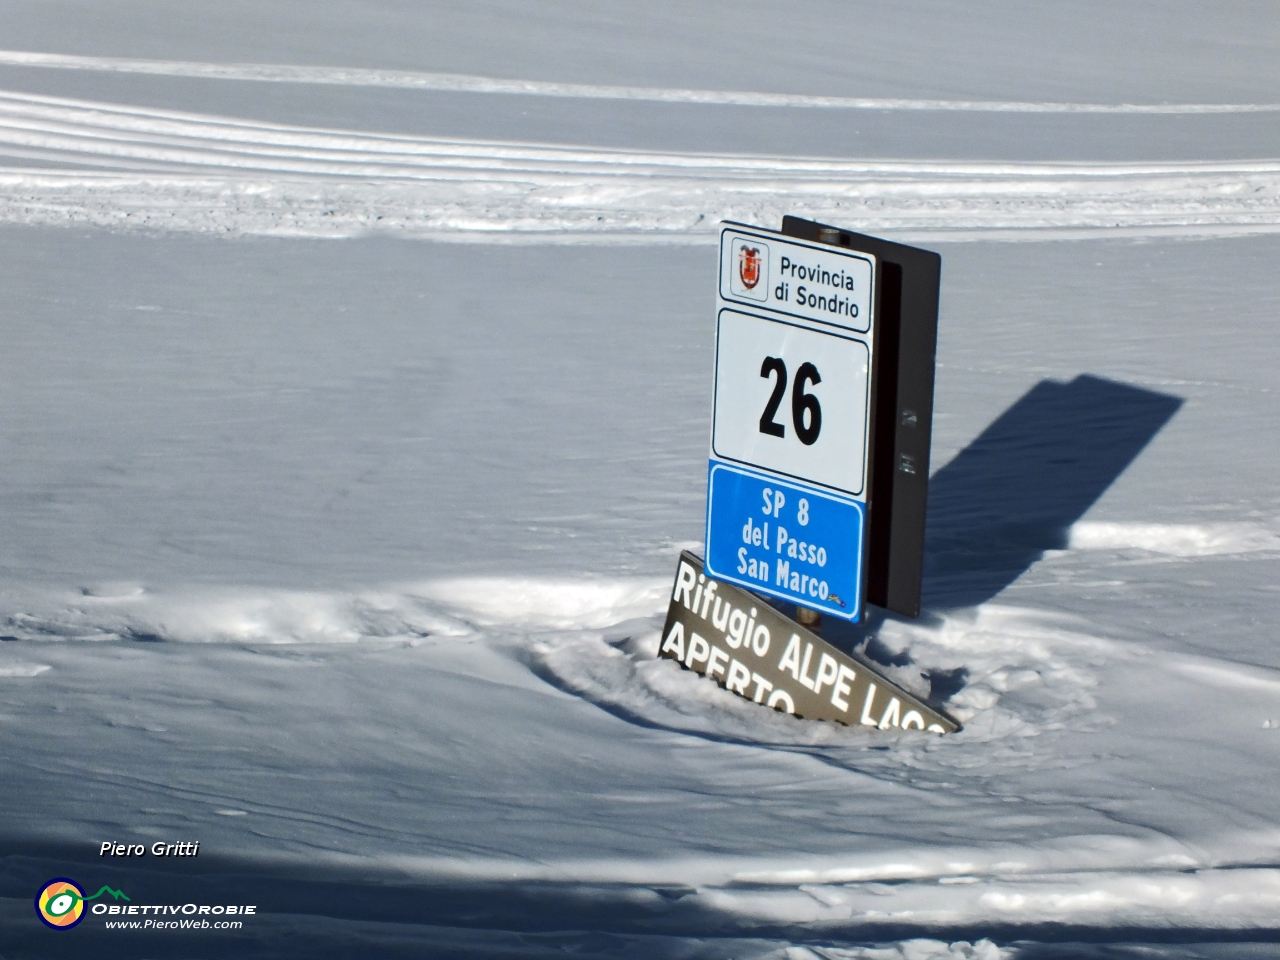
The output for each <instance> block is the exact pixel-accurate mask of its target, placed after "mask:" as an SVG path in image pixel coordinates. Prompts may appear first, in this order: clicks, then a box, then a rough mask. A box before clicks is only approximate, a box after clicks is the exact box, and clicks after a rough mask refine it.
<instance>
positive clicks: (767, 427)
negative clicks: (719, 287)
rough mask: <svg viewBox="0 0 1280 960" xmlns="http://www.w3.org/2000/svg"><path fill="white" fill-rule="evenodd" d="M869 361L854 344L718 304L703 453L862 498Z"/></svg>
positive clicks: (854, 341) (862, 347) (858, 343)
mask: <svg viewBox="0 0 1280 960" xmlns="http://www.w3.org/2000/svg"><path fill="white" fill-rule="evenodd" d="M870 360H871V355H870V351H869V349H868V347H867V344H866V343H865V342H864V341H863V340H860V339H855V338H853V337H846V336H841V335H838V334H836V333H834V332H832V331H827V330H817V329H813V328H811V327H806V326H801V325H799V324H796V323H792V322H789V321H786V320H783V319H781V318H776V319H775V318H768V317H762V316H754V315H751V314H747V313H741V312H739V311H737V310H732V309H722V310H721V311H720V314H719V318H718V323H717V329H716V381H715V409H714V412H713V415H712V428H711V455H712V457H714V458H716V459H719V460H728V461H734V462H737V463H742V464H746V465H749V466H752V467H757V468H760V469H764V470H769V471H772V472H774V473H777V474H781V475H783V476H787V477H792V478H795V479H797V480H803V481H808V482H810V483H815V484H819V485H821V486H825V487H830V488H831V489H833V490H838V491H841V492H842V493H846V494H850V495H852V496H854V497H858V498H860V499H865V490H866V479H867V430H868V423H869V421H868V416H867V406H868V403H869V401H870V376H869V373H870V371H869V366H870Z"/></svg>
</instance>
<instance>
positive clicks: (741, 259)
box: [738, 245, 760, 290]
mask: <svg viewBox="0 0 1280 960" xmlns="http://www.w3.org/2000/svg"><path fill="white" fill-rule="evenodd" d="M738 276H739V277H740V278H741V280H742V285H743V286H744V287H746V288H747V289H748V290H753V289H755V285H756V284H757V283H759V282H760V248H759V247H748V246H746V245H743V246H742V247H739V248H738Z"/></svg>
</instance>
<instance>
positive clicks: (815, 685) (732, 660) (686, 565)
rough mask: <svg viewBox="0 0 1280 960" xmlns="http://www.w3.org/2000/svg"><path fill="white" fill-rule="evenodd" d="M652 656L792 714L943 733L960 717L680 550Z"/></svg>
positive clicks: (954, 729) (810, 717)
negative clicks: (655, 654)
mask: <svg viewBox="0 0 1280 960" xmlns="http://www.w3.org/2000/svg"><path fill="white" fill-rule="evenodd" d="M659 656H661V657H665V658H667V659H669V660H675V661H677V662H678V663H680V665H681V666H683V667H686V668H687V669H690V670H693V671H694V672H696V673H699V674H701V675H702V676H704V677H707V678H708V679H711V680H714V681H715V682H716V683H718V684H720V685H721V686H722V687H724V688H726V689H727V690H729V691H731V692H733V693H736V694H738V695H739V696H741V697H745V698H747V699H748V700H753V701H754V702H756V703H759V704H763V705H765V706H768V707H773V708H774V709H775V710H781V711H784V712H786V713H789V714H791V715H792V716H796V717H804V718H806V719H811V720H834V721H836V722H838V723H844V724H849V725H856V724H862V725H865V726H871V727H876V728H878V729H880V730H887V729H890V728H898V729H902V730H928V731H931V732H933V733H951V732H953V731H956V730H959V729H960V725H959V724H958V723H957V722H956V721H955V720H953V719H952V718H951V717H949V716H947V715H946V714H945V713H943V712H942V711H940V710H938V709H937V708H936V707H932V706H930V705H929V704H928V703H926V702H925V701H924V700H922V699H920V698H918V697H915V696H913V695H912V694H910V693H908V692H907V691H905V690H903V689H902V687H900V686H898V685H897V684H895V683H894V682H893V681H891V680H889V679H888V678H887V677H885V676H884V675H883V674H882V673H881V672H880V671H879V670H878V669H877V668H876V667H875V666H874V665H873V664H871V663H869V662H868V661H866V660H865V659H864V658H862V657H858V656H850V655H849V654H846V653H844V652H842V651H841V650H839V649H837V648H836V647H834V646H832V645H831V644H830V643H827V642H826V641H825V640H823V639H822V638H821V637H818V636H816V635H815V634H813V633H810V632H809V631H808V630H806V629H805V628H804V627H802V626H800V625H799V624H797V623H795V622H793V621H791V620H789V619H788V618H786V617H784V616H783V615H782V614H780V613H778V612H777V611H776V610H774V609H773V608H772V607H771V606H769V605H768V604H767V603H765V602H763V601H762V600H761V599H760V598H759V597H757V596H754V595H753V594H751V593H749V592H747V591H746V590H741V589H739V588H737V587H735V586H733V585H731V584H728V583H721V582H717V581H716V580H713V579H711V578H710V577H708V576H707V575H706V573H705V571H704V570H703V565H702V561H700V560H699V559H698V558H697V557H695V556H694V555H693V554H692V553H689V552H687V551H686V552H684V553H682V554H681V555H680V563H679V566H678V567H677V569H676V579H675V587H674V588H673V590H672V594H671V604H670V606H669V607H668V608H667V622H666V624H665V625H664V626H663V628H662V642H661V645H660V647H659Z"/></svg>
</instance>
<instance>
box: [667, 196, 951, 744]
mask: <svg viewBox="0 0 1280 960" xmlns="http://www.w3.org/2000/svg"><path fill="white" fill-rule="evenodd" d="M940 263H941V261H940V259H939V257H938V255H937V254H935V253H931V252H929V251H927V250H918V249H915V248H913V247H907V246H904V245H902V244H895V243H891V242H889V241H885V240H879V239H877V238H875V237H866V236H862V235H860V234H855V233H850V232H848V231H844V230H840V229H838V228H835V227H829V226H825V225H823V224H819V223H814V222H812V221H808V220H801V219H799V218H796V217H786V218H785V219H784V220H783V229H782V232H780V233H779V232H775V231H771V230H766V229H763V228H760V227H752V226H748V225H746V224H738V223H725V224H724V225H723V227H722V229H721V233H720V264H719V278H718V284H717V302H716V354H715V356H716V361H715V389H714V407H713V412H712V421H711V453H710V463H709V465H708V470H707V523H706V544H705V547H706V550H705V554H706V560H705V568H704V563H703V561H702V560H699V559H698V558H697V557H695V556H693V555H692V554H689V553H685V554H682V555H681V557H680V565H679V568H678V570H677V574H676V583H675V587H674V589H673V591H672V596H671V603H670V606H669V608H668V612H667V622H666V625H665V627H664V628H663V634H662V642H661V644H660V646H659V655H660V656H662V657H665V658H669V659H674V660H678V661H679V662H680V663H681V664H682V665H683V666H684V667H686V668H688V669H691V670H694V671H697V672H698V673H701V674H703V675H704V676H706V677H708V678H711V679H713V680H715V681H716V682H717V683H719V684H721V685H722V686H724V687H725V688H726V689H728V690H731V691H733V692H735V693H737V694H739V695H740V696H744V697H747V698H749V699H752V700H754V701H755V702H757V703H763V704H765V705H767V706H770V707H774V708H775V709H779V710H784V711H786V712H787V713H790V714H793V715H795V716H802V717H809V718H814V719H823V720H835V721H838V722H842V723H850V724H853V723H858V724H863V725H870V726H875V727H878V728H880V729H887V728H889V727H900V728H902V729H913V728H914V729H921V730H929V731H932V732H935V733H949V732H951V731H954V730H958V729H959V724H958V723H956V721H955V720H953V719H952V718H950V717H948V716H947V715H946V714H945V713H944V712H943V711H941V710H939V709H938V708H936V707H933V706H931V705H930V704H928V703H927V702H925V701H924V700H922V699H920V698H918V697H915V696H913V695H911V694H910V693H909V692H907V691H905V690H903V689H902V688H901V687H900V686H898V685H897V684H895V683H893V682H892V681H891V680H889V679H888V678H887V677H885V675H884V674H883V672H882V671H880V670H879V669H878V668H877V667H876V666H875V665H874V664H872V663H870V662H869V661H867V660H865V659H864V658H862V657H858V656H857V655H850V654H847V653H844V652H842V651H840V650H838V649H837V648H836V647H834V646H833V645H831V644H830V643H827V642H825V641H824V640H822V639H821V638H820V637H819V636H818V635H817V634H816V633H815V632H813V631H810V630H807V629H806V628H805V626H804V625H809V626H814V628H815V630H816V625H817V623H818V622H819V620H820V615H821V614H825V615H828V616H833V617H840V618H842V619H844V620H847V621H850V622H854V623H856V622H858V621H860V620H862V618H863V611H864V608H865V605H866V603H868V602H871V603H875V604H879V605H881V606H884V607H886V608H887V609H890V610H893V611H895V612H898V613H902V614H906V615H907V616H917V615H918V614H919V610H920V584H921V573H922V567H923V552H924V514H925V504H926V498H927V495H928V477H929V440H930V430H931V423H932V417H933V368H934V349H935V345H936V341H937V313H938V286H939V285H938V279H939V272H940ZM766 597H772V598H775V600H781V601H786V602H788V603H793V604H795V605H796V620H795V621H793V620H790V619H788V618H787V617H785V616H783V615H782V613H780V612H778V611H777V610H775V609H773V608H772V607H771V606H770V605H769V604H768V603H766V602H764V600H765V598H766ZM797 621H798V622H797Z"/></svg>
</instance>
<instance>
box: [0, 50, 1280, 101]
mask: <svg viewBox="0 0 1280 960" xmlns="http://www.w3.org/2000/svg"><path fill="white" fill-rule="evenodd" d="M0 65H3V66H11V67H38V68H41V69H50V70H82V71H93V72H99V73H131V74H141V75H144V76H159V77H191V78H196V79H202V80H241V81H252V82H259V83H304V84H320V85H325V86H330V85H336V86H346V87H391V88H396V89H401V90H428V91H436V92H446V93H485V94H506V95H515V96H534V97H569V98H573V99H583V100H642V101H649V102H651V103H689V104H708V105H713V106H739V107H790V108H799V109H810V110H813V109H817V110H924V111H952V110H960V111H967V112H978V113H1122V114H1215V113H1217V114H1220V113H1273V112H1276V111H1280V104H1277V103H1064V102H1060V101H1050V100H1042V101H1024V100H938V99H934V100H924V99H909V98H903V97H835V96H809V95H804V94H790V93H762V92H756V91H745V90H688V89H679V88H672V87H634V86H618V85H610V84H590V83H555V82H549V81H545V80H512V79H506V78H499V77H480V76H474V75H470V74H460V73H436V72H430V71H423V70H379V69H368V68H360V67H316V66H298V65H291V64H268V63H201V62H193V61H189V60H145V59H140V58H131V57H86V56H76V55H67V54H56V53H36V52H30V51H23V50H0Z"/></svg>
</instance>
